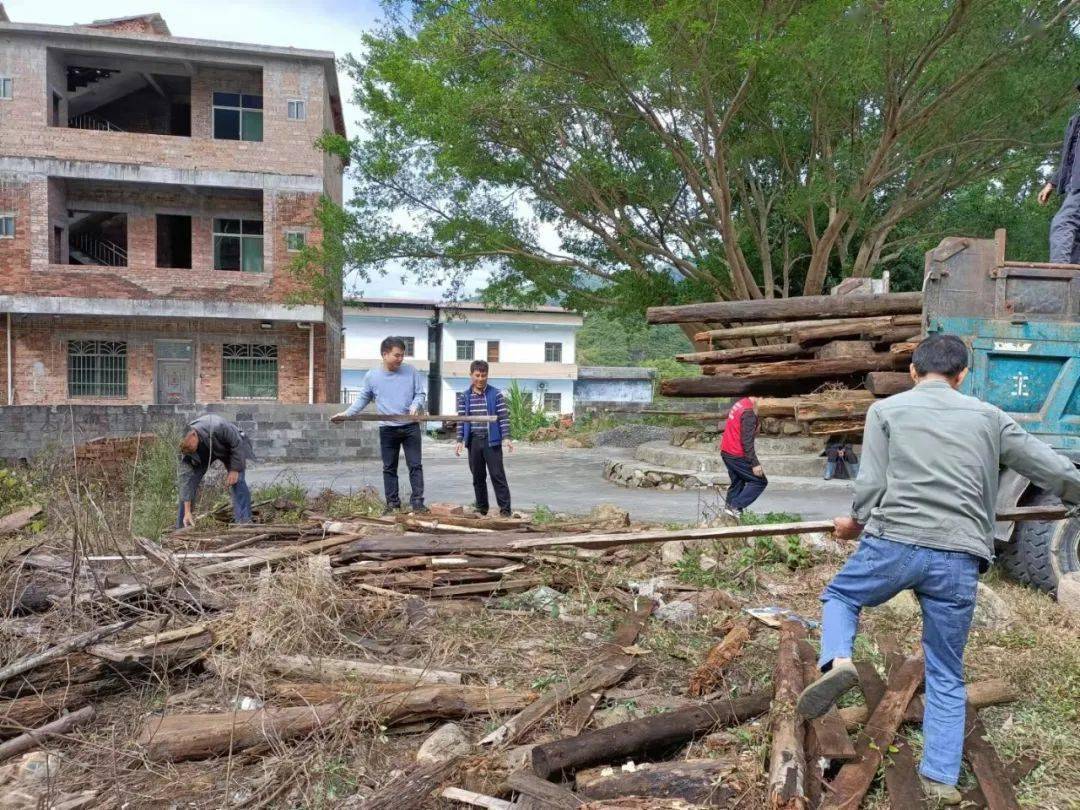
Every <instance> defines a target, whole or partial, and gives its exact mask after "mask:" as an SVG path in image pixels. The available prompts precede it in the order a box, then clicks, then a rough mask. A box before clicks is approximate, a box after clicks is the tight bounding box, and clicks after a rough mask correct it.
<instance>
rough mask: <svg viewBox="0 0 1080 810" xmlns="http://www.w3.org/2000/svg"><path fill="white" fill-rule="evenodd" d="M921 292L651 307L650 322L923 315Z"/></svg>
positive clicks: (820, 296)
mask: <svg viewBox="0 0 1080 810" xmlns="http://www.w3.org/2000/svg"><path fill="white" fill-rule="evenodd" d="M922 305H923V295H922V293H921V292H912V293H886V294H883V295H845V296H837V295H804V296H799V297H796V298H766V299H760V300H756V301H713V302H707V303H703V304H685V305H682V306H665V307H649V309H648V310H647V311H646V313H645V317H646V320H647V321H648V322H649V323H653V324H658V323H693V322H695V321H705V322H722V323H730V322H731V321H739V322H744V321H782V320H791V319H795V318H802V319H805V320H815V319H816V320H824V319H826V318H851V317H869V316H878V315H912V314H915V313H921V312H922Z"/></svg>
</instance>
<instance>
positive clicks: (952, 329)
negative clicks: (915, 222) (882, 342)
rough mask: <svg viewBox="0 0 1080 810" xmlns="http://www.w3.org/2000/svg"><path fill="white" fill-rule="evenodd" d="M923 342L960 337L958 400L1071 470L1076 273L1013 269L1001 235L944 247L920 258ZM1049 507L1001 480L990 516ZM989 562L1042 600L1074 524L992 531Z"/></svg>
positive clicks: (1076, 415) (1009, 479)
mask: <svg viewBox="0 0 1080 810" xmlns="http://www.w3.org/2000/svg"><path fill="white" fill-rule="evenodd" d="M923 290H924V294H925V295H924V304H923V321H924V328H925V330H926V332H927V333H931V332H945V333H949V334H954V335H957V336H959V337H961V338H962V339H963V340H964V341H965V342H966V343H967V344H968V347H969V348H970V350H971V355H972V367H971V372H970V373H969V374H968V376H967V379H966V380H965V381H964V388H963V391H964V393H966V394H971V395H972V396H976V397H978V398H979V399H982V400H984V401H986V402H990V403H992V404H994V405H997V406H998V407H999V408H1001V409H1002V410H1004V411H1005V412H1006V413H1008V414H1009V415H1010V416H1012V417H1013V418H1014V419H1015V420H1016V421H1017V423H1018V424H1020V425H1021V426H1022V427H1023V428H1024V429H1026V430H1027V431H1028V432H1029V433H1031V434H1033V435H1035V436H1037V437H1038V438H1040V439H1042V440H1043V441H1044V442H1046V443H1047V444H1049V445H1050V446H1051V447H1053V448H1055V449H1056V450H1058V451H1059V452H1061V453H1063V454H1065V455H1067V456H1069V457H1070V458H1072V459H1073V461H1074V463H1080V265H1072V264H1045V263H1033V262H1014V261H1008V260H1007V259H1006V258H1005V232H1004V231H998V233H997V234H996V235H995V238H994V239H968V238H963V237H949V238H946V239H944V240H942V242H941V244H940V245H938V246H937V247H936V248H934V249H933V250H931V251H930V252H928V253H927V254H926V271H925V276H924V282H923ZM1054 502H1056V499H1055V498H1054V497H1053V496H1052V495H1050V494H1049V493H1047V492H1043V491H1042V490H1040V489H1038V488H1037V487H1035V486H1033V485H1032V484H1031V483H1030V482H1028V481H1027V479H1025V478H1023V477H1021V476H1019V475H1017V474H1016V473H1014V472H1012V471H1011V470H1005V471H1003V472H1002V476H1001V484H1000V488H999V493H998V508H999V509H1003V508H1011V507H1013V506H1017V505H1041V504H1047V503H1054ZM995 535H996V540H997V546H998V557H999V560H1000V562H1001V563H1002V565H1003V566H1004V567H1005V570H1006V571H1007V572H1008V573H1009V574H1010V575H1011V576H1013V577H1014V578H1016V579H1018V580H1020V581H1021V582H1025V583H1028V584H1031V585H1036V586H1038V587H1040V588H1043V589H1045V590H1048V591H1053V590H1054V589H1056V587H1057V582H1058V579H1059V578H1060V577H1061V576H1062V575H1063V574H1065V573H1068V572H1073V571H1080V549H1078V546H1080V520H1068V521H1057V522H1052V523H1042V522H1025V523H1021V524H1013V523H999V524H997V527H996V531H995Z"/></svg>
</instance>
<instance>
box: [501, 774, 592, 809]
mask: <svg viewBox="0 0 1080 810" xmlns="http://www.w3.org/2000/svg"><path fill="white" fill-rule="evenodd" d="M506 784H507V785H508V786H509V787H510V788H512V789H513V790H516V791H517V792H518V793H523V794H525V795H526V796H531V797H532V798H534V799H539V800H540V802H541V803H542V804H543V805H544V807H549V808H555V810H573V808H575V807H581V806H582V805H583V804H585V802H584V800H582V799H580V798H579V797H577V796H575V795H574V794H573V793H571V792H570V791H569V790H567V789H566V788H564V787H562V786H560V785H556V784H555V783H553V782H548V781H547V780H546V779H541V778H540V777H539V776H537V775H536V774H534V773H530V772H529V771H524V770H522V771H514V772H513V773H511V774H510V775H509V776H508V777H507V778H506Z"/></svg>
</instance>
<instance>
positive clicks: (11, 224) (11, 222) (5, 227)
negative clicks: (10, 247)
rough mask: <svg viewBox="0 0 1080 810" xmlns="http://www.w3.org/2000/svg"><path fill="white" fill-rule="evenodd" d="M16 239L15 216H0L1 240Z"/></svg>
mask: <svg viewBox="0 0 1080 810" xmlns="http://www.w3.org/2000/svg"><path fill="white" fill-rule="evenodd" d="M14 238H15V215H14V214H0V239H14Z"/></svg>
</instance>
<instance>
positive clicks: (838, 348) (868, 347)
mask: <svg viewBox="0 0 1080 810" xmlns="http://www.w3.org/2000/svg"><path fill="white" fill-rule="evenodd" d="M872 354H874V344H873V343H872V342H870V341H869V340H833V341H831V342H829V343H826V344H825V345H824V346H822V347H821V348H819V349H817V350H815V351H814V357H816V358H817V359H818V360H838V359H840V358H843V357H868V356H869V355H872Z"/></svg>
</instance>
